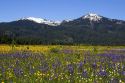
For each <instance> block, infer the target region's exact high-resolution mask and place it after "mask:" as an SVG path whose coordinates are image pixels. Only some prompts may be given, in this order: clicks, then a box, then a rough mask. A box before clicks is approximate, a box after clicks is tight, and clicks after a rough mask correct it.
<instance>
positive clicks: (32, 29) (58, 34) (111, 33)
mask: <svg viewBox="0 0 125 83" xmlns="http://www.w3.org/2000/svg"><path fill="white" fill-rule="evenodd" d="M11 43H15V44H61V45H65V44H66V45H67V44H68V45H70V44H71V45H72V44H73V45H77V44H84V45H125V21H122V20H116V19H108V18H106V17H103V18H102V19H101V20H100V21H90V20H89V19H83V18H82V17H80V18H78V19H75V20H72V21H63V22H62V23H61V24H60V25H58V26H50V25H47V24H39V23H36V22H33V21H30V20H18V21H12V22H3V23H0V44H11Z"/></svg>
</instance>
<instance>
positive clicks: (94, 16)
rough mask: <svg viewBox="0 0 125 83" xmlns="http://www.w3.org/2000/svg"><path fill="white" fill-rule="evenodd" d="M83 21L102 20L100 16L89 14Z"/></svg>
mask: <svg viewBox="0 0 125 83" xmlns="http://www.w3.org/2000/svg"><path fill="white" fill-rule="evenodd" d="M83 19H89V20H90V21H99V20H101V19H102V16H100V15H98V14H95V13H89V14H87V15H85V16H83Z"/></svg>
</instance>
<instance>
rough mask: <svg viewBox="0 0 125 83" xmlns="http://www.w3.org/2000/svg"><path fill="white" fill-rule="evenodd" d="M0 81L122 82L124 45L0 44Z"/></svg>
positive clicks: (124, 67) (54, 82)
mask: <svg viewBox="0 0 125 83" xmlns="http://www.w3.org/2000/svg"><path fill="white" fill-rule="evenodd" d="M0 82H1V83H125V47H124V46H84V45H79V46H68V45H65V46H62V45H17V46H15V45H14V46H12V45H0Z"/></svg>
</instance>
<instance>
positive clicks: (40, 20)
mask: <svg viewBox="0 0 125 83" xmlns="http://www.w3.org/2000/svg"><path fill="white" fill-rule="evenodd" d="M21 20H30V21H34V22H36V23H40V24H47V25H51V26H58V25H60V24H61V22H60V21H52V20H46V19H42V18H35V17H28V18H22V19H21Z"/></svg>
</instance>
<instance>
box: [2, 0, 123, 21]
mask: <svg viewBox="0 0 125 83" xmlns="http://www.w3.org/2000/svg"><path fill="white" fill-rule="evenodd" d="M89 12H93V13H97V14H100V15H102V16H106V17H109V18H116V19H123V20H125V0H0V21H11V20H16V19H19V18H22V17H30V16H33V17H41V18H46V19H50V20H60V21H61V20H64V19H75V18H78V17H80V16H83V15H85V14H87V13H89Z"/></svg>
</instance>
